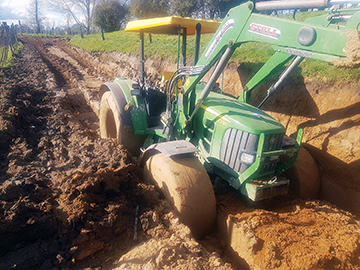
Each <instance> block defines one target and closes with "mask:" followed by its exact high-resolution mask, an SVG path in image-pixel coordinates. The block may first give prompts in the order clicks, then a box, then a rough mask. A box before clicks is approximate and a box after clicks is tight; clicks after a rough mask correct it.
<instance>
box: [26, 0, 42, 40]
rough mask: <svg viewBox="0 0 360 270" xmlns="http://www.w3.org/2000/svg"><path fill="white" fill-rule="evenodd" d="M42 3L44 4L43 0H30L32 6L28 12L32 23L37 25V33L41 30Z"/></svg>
mask: <svg viewBox="0 0 360 270" xmlns="http://www.w3.org/2000/svg"><path fill="white" fill-rule="evenodd" d="M40 4H42V0H32V1H31V2H30V6H29V9H28V13H29V15H30V18H31V23H32V24H33V25H34V26H35V32H36V34H39V33H40V32H41V22H42V18H41V11H40Z"/></svg>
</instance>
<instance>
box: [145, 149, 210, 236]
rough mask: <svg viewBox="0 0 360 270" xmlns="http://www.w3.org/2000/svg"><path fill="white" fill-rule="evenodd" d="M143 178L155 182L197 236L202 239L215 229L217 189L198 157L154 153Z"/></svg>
mask: <svg viewBox="0 0 360 270" xmlns="http://www.w3.org/2000/svg"><path fill="white" fill-rule="evenodd" d="M144 179H145V180H146V181H153V182H155V183H156V185H157V186H158V187H159V188H160V189H161V191H162V193H163V194H164V196H165V198H166V199H167V200H168V201H169V202H170V203H171V205H172V206H173V207H174V209H175V212H177V214H178V215H179V217H180V219H181V221H182V222H183V223H184V224H185V225H187V226H188V227H189V228H190V230H191V232H192V234H193V236H194V237H195V238H197V239H200V238H202V237H204V236H205V235H207V234H208V233H209V232H210V231H211V230H212V229H213V226H214V223H215V219H216V200H215V195H214V190H213V187H212V184H211V181H210V178H209V176H208V174H207V172H206V170H205V168H204V166H203V165H202V164H201V163H200V162H199V160H198V159H197V158H196V157H194V156H192V155H187V156H175V157H172V158H171V157H166V156H164V155H163V154H161V153H159V154H155V155H153V156H151V157H150V158H149V159H148V160H147V161H146V164H145V168H144Z"/></svg>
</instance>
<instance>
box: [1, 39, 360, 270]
mask: <svg viewBox="0 0 360 270" xmlns="http://www.w3.org/2000/svg"><path fill="white" fill-rule="evenodd" d="M21 40H22V42H23V43H24V51H23V53H22V55H21V56H20V57H19V59H18V61H17V63H16V65H14V66H13V67H12V68H9V69H6V70H2V71H0V239H1V241H0V269H86V268H87V269H113V268H117V269H145V268H147V269H169V268H170V269H215V268H216V269H360V222H359V218H358V216H356V215H354V214H357V215H359V212H356V209H358V208H357V207H354V206H352V204H355V205H356V203H357V202H356V199H351V198H350V197H351V196H348V197H349V198H347V200H348V201H347V202H345V203H344V202H342V200H339V199H338V201H340V203H338V205H339V206H340V208H339V207H337V206H335V205H333V204H330V203H329V201H330V202H332V200H335V202H334V201H333V203H337V202H336V198H335V199H334V198H333V197H334V194H333V195H331V194H330V193H329V192H328V191H327V189H330V190H331V191H332V192H333V193H337V194H339V192H338V190H343V191H344V194H349V193H348V192H346V191H347V190H352V191H353V192H355V193H354V194H353V195H352V196H353V197H354V198H355V197H356V195H357V194H358V193H356V192H357V190H358V188H357V189H356V188H355V187H357V183H358V181H359V179H358V176H357V175H358V174H357V172H358V171H357V170H358V167H359V166H356V164H358V162H359V158H360V154H359V151H358V149H359V148H358V147H359V137H358V136H359V135H358V133H357V128H358V125H357V124H356V123H358V120H359V118H358V113H359V110H358V106H357V105H358V104H359V103H358V102H359V101H358V100H357V99H356V98H358V97H359V94H358V93H359V92H356V89H358V88H359V87H358V86H357V85H354V86H353V87H352V88H351V89H350V90H349V91H348V92H347V93H351V91H353V93H354V94H353V96H352V97H351V99H350V100H349V98H350V95H349V96H348V97H343V96H342V97H339V99H343V100H339V103H335V102H331V101H329V102H328V106H326V105H323V107H319V106H320V105H316V106H314V104H318V103H317V97H314V96H313V95H312V93H316V92H317V94H318V95H319V96H320V97H319V98H321V99H324V98H326V97H327V96H328V95H327V94H326V93H329V92H330V93H331V92H332V91H334V92H335V91H336V88H335V89H334V85H331V86H330V85H326V84H325V85H324V84H321V85H320V84H319V83H318V82H314V81H309V80H307V79H306V80H305V79H304V81H303V84H302V85H305V86H304V87H303V88H302V91H303V92H302V93H303V94H304V93H305V94H306V93H307V94H306V95H305V96H306V97H307V98H308V99H304V98H301V100H302V102H303V103H304V104H305V105H304V104H303V105H302V104H301V102H300V101H299V102H298V103H297V106H298V108H299V109H298V110H297V111H294V107H293V106H291V103H290V101H289V102H288V103H286V102H285V101H286V100H288V97H287V98H286V97H285V98H284V100H285V101H284V100H282V101H281V97H280V99H275V100H274V101H271V102H270V103H268V104H267V107H266V108H265V109H267V110H268V111H269V112H270V113H271V114H273V115H274V117H277V118H279V120H281V121H282V122H283V123H284V125H286V126H287V127H288V129H289V132H294V131H293V130H294V129H295V128H296V127H298V126H299V125H301V124H302V123H304V122H305V123H306V125H305V130H306V129H308V133H307V134H308V135H306V136H307V137H305V141H306V143H307V148H308V150H310V151H311V153H312V154H313V156H314V157H315V158H316V161H317V163H318V165H319V167H320V170H321V177H322V184H323V187H324V188H322V193H323V194H322V195H321V196H322V197H321V198H322V199H323V200H317V201H302V200H300V199H298V198H296V197H293V196H291V195H290V196H288V197H286V198H279V199H276V200H273V201H271V202H266V203H263V204H261V205H252V204H250V203H249V202H247V201H246V200H244V198H241V197H240V196H239V195H238V194H236V193H234V192H233V190H231V189H229V188H227V187H221V188H218V189H216V196H217V208H218V222H217V228H216V229H215V230H214V232H213V233H212V234H211V235H209V236H207V237H206V238H205V239H203V240H200V241H196V240H195V239H194V238H193V237H192V236H191V233H190V231H189V229H188V228H187V227H186V226H185V225H183V224H182V223H181V222H180V221H179V219H178V218H177V217H176V215H175V214H174V213H173V212H172V211H171V208H170V206H169V205H168V203H167V202H166V201H165V200H163V198H162V196H161V194H160V193H159V192H158V191H157V189H156V188H155V187H154V186H153V185H152V184H151V183H144V182H143V181H142V176H141V174H142V171H141V168H140V167H139V160H138V159H136V158H134V157H132V156H131V155H130V154H128V153H127V152H126V150H124V149H123V148H122V147H121V146H119V145H116V144H114V142H113V141H111V140H102V139H100V138H99V134H98V120H97V115H96V114H97V112H98V106H99V100H98V98H97V90H98V88H99V86H100V85H101V83H102V82H104V81H108V80H112V79H113V78H115V77H125V76H127V77H133V78H134V77H136V75H137V69H136V67H137V65H138V64H137V63H138V60H137V59H136V58H133V57H129V56H126V55H120V54H115V53H109V54H94V55H91V54H88V53H85V52H83V51H81V50H80V49H77V48H73V47H70V46H68V45H67V42H66V41H64V40H58V39H36V38H30V37H21ZM147 66H148V70H149V72H159V71H161V70H165V69H168V68H172V66H171V65H169V64H167V63H166V62H160V61H158V62H153V61H151V60H149V61H147ZM240 71H241V70H240ZM240 71H239V69H236V76H237V74H238V73H241V72H240ZM229 72H231V67H229ZM236 76H233V77H231V76H230V78H232V79H230V82H229V85H231V80H233V81H235V82H236V79H237V80H238V78H236V79H235V77H236ZM289 83H291V82H289ZM316 85H318V86H317V87H315V86H316ZM306 89H307V90H308V91H305V90H306ZM304 91H305V92H304ZM293 95H294V94H293V93H291V92H290V96H293ZM298 95H300V94H298ZM354 96H355V97H354ZM299 98H300V96H299ZM279 100H280V101H281V102H282V103H281V105H284V106H280V105H279V104H277V103H276V102H280V101H279ZM344 100H346V102H347V103H346V104H345V107H344V103H342V105H341V106H343V108H339V106H340V105H339V104H340V102H344ZM284 102H285V103H284ZM272 105H273V106H272ZM304 106H305V108H307V109H305V110H303V109H301V108H304ZM274 107H275V108H278V109H277V110H274V109H272V108H274ZM314 108H315V109H314ZM287 109H289V110H290V109H291V110H292V111H291V113H287V112H286V110H287ZM340 114H342V116H340ZM301 117H303V118H301ZM331 117H332V118H331ZM289 118H291V119H289ZM293 119H295V120H294V121H290V120H293ZM329 119H330V120H331V119H335V120H339V121H340V120H343V121H342V122H341V123H340V124H339V123H338V122H336V121H335V120H331V121H330V120H329ZM350 120H351V121H350ZM334 121H335V122H334ZM326 123H330V124H332V125H333V126H330V127H329V126H324V124H326ZM343 123H347V125H345V126H342V124H343ZM303 125H304V124H303ZM336 128H337V129H341V128H342V130H334V129H336ZM317 129H320V130H321V131H319V130H317ZM328 130H330V131H332V133H331V134H330V133H329V134H328V132H327V131H328ZM343 131H346V132H347V133H346V135H345V136H343V137H341V138H340V137H339V138H337V136H339V135H338V134H339V133H341V132H343ZM353 133H354V134H353ZM317 134H318V136H317ZM327 135H329V136H327ZM330 135H331V136H330ZM321 136H325V137H321ZM326 136H327V137H326ZM334 138H336V139H339V140H340V143H339V142H338V146H337V147H335V144H336V143H337V141H336V140H333V139H334ZM344 142H345V143H344ZM335 148H336V149H338V148H341V149H342V150H340V151H339V150H338V151H337V152H336V153H335V152H334V151H335V150H333V149H335ZM349 151H350V152H349ZM334 164H336V166H335V165H334ZM344 169H345V171H344ZM344 175H345V177H344ZM331 185H332V186H331ZM331 187H333V188H331ZM335 196H336V195H335ZM327 197H328V198H327ZM340 197H341V196H340ZM345 197H346V196H345ZM341 198H342V197H341ZM341 202H342V203H343V205H341ZM341 208H342V209H345V210H349V211H351V212H352V213H351V212H346V211H345V210H342V209H341ZM359 211H360V210H359Z"/></svg>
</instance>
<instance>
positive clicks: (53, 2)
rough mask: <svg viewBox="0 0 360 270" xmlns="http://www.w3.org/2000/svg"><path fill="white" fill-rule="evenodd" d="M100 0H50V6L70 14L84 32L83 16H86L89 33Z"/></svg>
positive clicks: (88, 32)
mask: <svg viewBox="0 0 360 270" xmlns="http://www.w3.org/2000/svg"><path fill="white" fill-rule="evenodd" d="M99 1H100V0H50V1H49V6H50V7H51V8H52V9H53V10H56V11H60V12H62V13H63V14H65V15H70V16H71V18H73V20H74V21H75V22H76V23H77V24H78V25H79V26H80V30H81V34H82V25H83V22H82V21H81V17H82V16H83V17H84V18H85V25H86V26H85V27H86V32H87V34H90V27H91V22H92V16H93V13H94V10H95V6H96V4H97V3H98V2H99Z"/></svg>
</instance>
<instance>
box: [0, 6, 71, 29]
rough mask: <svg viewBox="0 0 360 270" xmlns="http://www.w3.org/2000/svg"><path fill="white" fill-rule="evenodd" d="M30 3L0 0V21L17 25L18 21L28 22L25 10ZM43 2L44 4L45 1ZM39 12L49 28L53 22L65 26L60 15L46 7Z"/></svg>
mask: <svg viewBox="0 0 360 270" xmlns="http://www.w3.org/2000/svg"><path fill="white" fill-rule="evenodd" d="M30 2H31V0H0V21H6V22H7V23H8V24H11V23H15V24H18V21H19V20H21V21H22V22H24V21H26V20H29V16H28V14H27V10H28V8H29V4H30ZM43 2H44V3H46V1H43ZM41 12H42V14H43V16H45V17H46V18H47V21H48V23H49V24H50V25H51V26H52V25H53V22H55V25H64V24H65V20H64V17H63V15H62V14H60V13H55V12H52V11H49V10H47V9H46V7H41Z"/></svg>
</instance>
